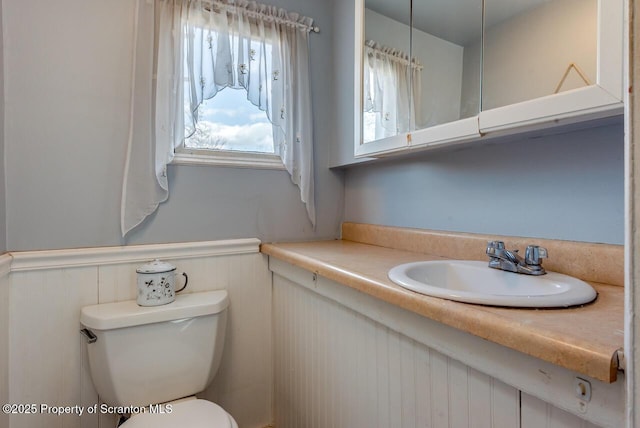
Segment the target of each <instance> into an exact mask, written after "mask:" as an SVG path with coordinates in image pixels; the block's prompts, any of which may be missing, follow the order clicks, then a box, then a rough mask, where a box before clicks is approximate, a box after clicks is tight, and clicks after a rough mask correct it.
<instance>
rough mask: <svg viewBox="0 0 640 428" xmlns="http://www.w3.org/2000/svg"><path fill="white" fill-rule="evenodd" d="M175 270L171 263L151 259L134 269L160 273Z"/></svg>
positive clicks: (139, 271) (142, 271)
mask: <svg viewBox="0 0 640 428" xmlns="http://www.w3.org/2000/svg"><path fill="white" fill-rule="evenodd" d="M173 270H176V267H175V266H174V265H172V264H171V263H167V262H163V261H162V260H158V259H155V260H151V261H150V262H149V263H145V264H143V265H142V266H140V267H138V268H137V269H136V272H138V273H162V272H171V271H173Z"/></svg>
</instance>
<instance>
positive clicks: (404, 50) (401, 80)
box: [362, 0, 416, 143]
mask: <svg viewBox="0 0 640 428" xmlns="http://www.w3.org/2000/svg"><path fill="white" fill-rule="evenodd" d="M364 22H365V24H364V43H363V46H362V49H363V54H362V62H363V64H362V109H363V110H362V140H363V142H365V143H367V142H370V141H374V140H380V139H383V138H388V137H392V136H395V135H398V134H402V133H405V132H409V131H410V129H411V123H412V116H413V109H412V108H411V96H410V93H411V90H412V86H414V87H415V86H416V85H415V83H414V82H412V81H411V80H412V76H413V77H415V75H416V73H415V71H416V67H415V66H414V67H410V66H409V64H410V51H411V27H410V26H409V23H410V22H411V1H410V0H365V10H364Z"/></svg>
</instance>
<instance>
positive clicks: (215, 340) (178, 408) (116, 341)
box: [80, 290, 238, 428]
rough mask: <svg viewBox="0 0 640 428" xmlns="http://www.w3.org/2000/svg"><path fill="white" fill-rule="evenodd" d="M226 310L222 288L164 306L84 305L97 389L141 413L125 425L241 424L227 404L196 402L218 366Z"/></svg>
mask: <svg viewBox="0 0 640 428" xmlns="http://www.w3.org/2000/svg"><path fill="white" fill-rule="evenodd" d="M228 305H229V298H228V295H227V292H226V291H225V290H219V291H209V292H203V293H191V294H184V295H179V296H177V297H176V300H175V301H174V302H172V303H169V304H166V305H162V306H150V307H146V306H139V305H138V304H137V303H136V301H135V300H131V301H126V302H117V303H107V304H99V305H92V306H85V307H83V308H82V310H81V313H80V323H81V324H82V326H83V327H84V328H83V330H82V332H83V333H84V334H85V336H87V337H89V338H90V339H89V340H88V343H87V353H88V356H89V359H88V360H89V370H90V373H91V379H92V381H93V384H94V386H95V388H96V392H97V393H98V395H99V396H100V398H101V399H102V400H103V401H104V402H105V403H106V404H108V405H109V406H114V407H129V408H136V409H138V408H139V409H141V410H142V411H140V412H135V413H134V414H132V416H131V417H130V418H129V419H128V420H127V421H125V422H124V423H123V424H122V425H121V427H125V428H147V427H149V428H151V427H153V428H169V427H179V428H237V427H238V425H237V424H236V422H235V420H234V419H233V417H232V416H231V415H230V414H229V413H227V412H226V411H225V410H224V409H223V408H222V407H220V406H219V405H217V404H215V403H212V402H210V401H207V400H203V399H198V398H195V394H197V393H199V392H201V391H203V390H204V389H206V388H207V386H208V385H209V384H211V382H212V381H213V378H214V376H215V374H216V372H217V371H218V367H219V366H220V361H221V358H222V348H223V345H224V336H225V330H226V320H227V307H228ZM184 397H187V398H184ZM158 403H162V404H158Z"/></svg>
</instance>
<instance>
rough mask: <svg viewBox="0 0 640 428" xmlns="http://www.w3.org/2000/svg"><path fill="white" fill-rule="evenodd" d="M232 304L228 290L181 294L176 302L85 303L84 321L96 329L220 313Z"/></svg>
mask: <svg viewBox="0 0 640 428" xmlns="http://www.w3.org/2000/svg"><path fill="white" fill-rule="evenodd" d="M227 306H229V297H228V295H227V291H226V290H216V291H207V292H202V293H189V294H179V295H178V296H177V297H176V300H175V301H174V302H172V303H169V304H166V305H160V306H139V305H138V304H137V303H136V301H135V300H127V301H125V302H116V303H103V304H99V305H91V306H85V307H83V308H82V310H81V311H80V323H81V324H82V325H83V326H85V327H87V328H91V329H94V330H112V329H116V328H124V327H132V326H136V325H144V324H152V323H157V322H164V321H171V320H178V319H183V318H193V317H199V316H204V315H211V314H217V313H219V312H222V311H223V310H225V309H226V308H227Z"/></svg>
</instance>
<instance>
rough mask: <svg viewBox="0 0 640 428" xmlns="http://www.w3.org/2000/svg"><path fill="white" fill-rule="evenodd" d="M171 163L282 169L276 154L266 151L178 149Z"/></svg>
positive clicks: (282, 166) (280, 161)
mask: <svg viewBox="0 0 640 428" xmlns="http://www.w3.org/2000/svg"><path fill="white" fill-rule="evenodd" d="M171 164H172V165H195V166H224V167H233V168H253V169H279V170H284V169H285V167H284V165H283V164H282V160H281V159H280V157H279V156H277V155H271V154H267V153H250V152H231V151H226V152H223V151H214V150H189V149H178V150H176V153H175V156H174V157H173V160H172V161H171Z"/></svg>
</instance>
